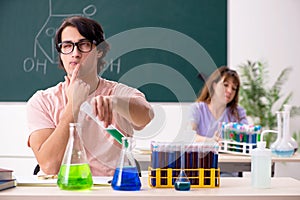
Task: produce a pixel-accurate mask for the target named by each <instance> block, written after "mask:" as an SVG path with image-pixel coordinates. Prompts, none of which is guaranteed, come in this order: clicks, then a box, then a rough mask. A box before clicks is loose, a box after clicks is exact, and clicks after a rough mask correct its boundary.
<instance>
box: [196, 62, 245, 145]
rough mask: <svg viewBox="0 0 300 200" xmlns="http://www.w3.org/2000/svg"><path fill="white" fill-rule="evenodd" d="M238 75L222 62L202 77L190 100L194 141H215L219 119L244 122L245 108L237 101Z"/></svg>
mask: <svg viewBox="0 0 300 200" xmlns="http://www.w3.org/2000/svg"><path fill="white" fill-rule="evenodd" d="M239 88H240V79H239V76H238V74H237V72H236V71H234V70H231V69H229V68H228V67H226V66H222V67H220V68H218V69H217V70H215V71H214V72H213V73H212V74H211V76H210V77H209V78H208V80H207V81H206V83H205V85H204V87H203V89H202V91H201V93H200V96H199V97H198V98H197V100H196V102H195V103H194V104H192V129H193V130H195V131H196V132H197V134H196V138H195V141H196V142H203V141H217V142H218V141H219V140H220V139H221V136H220V135H219V132H218V127H219V124H220V122H238V123H243V124H248V121H247V118H246V112H245V110H244V109H243V108H242V107H240V106H239V105H238V95H239Z"/></svg>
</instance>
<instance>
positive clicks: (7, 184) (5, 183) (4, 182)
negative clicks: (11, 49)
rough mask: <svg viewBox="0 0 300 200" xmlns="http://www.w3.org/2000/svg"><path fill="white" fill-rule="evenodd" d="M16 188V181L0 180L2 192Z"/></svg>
mask: <svg viewBox="0 0 300 200" xmlns="http://www.w3.org/2000/svg"><path fill="white" fill-rule="evenodd" d="M13 187H16V180H15V179H11V180H0V191H1V190H6V189H9V188H13Z"/></svg>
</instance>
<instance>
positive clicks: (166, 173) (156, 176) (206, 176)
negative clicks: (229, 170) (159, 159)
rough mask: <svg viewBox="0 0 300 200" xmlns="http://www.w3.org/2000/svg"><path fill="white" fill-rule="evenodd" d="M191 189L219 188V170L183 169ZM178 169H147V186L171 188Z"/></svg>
mask: <svg viewBox="0 0 300 200" xmlns="http://www.w3.org/2000/svg"><path fill="white" fill-rule="evenodd" d="M184 170H185V173H186V174H187V176H188V178H189V180H190V182H191V188H216V187H219V186H220V168H217V169H215V168H211V169H204V168H198V169H184ZM179 172H180V169H173V168H167V169H162V168H155V169H154V168H151V167H149V168H148V184H149V186H150V187H152V188H172V187H174V182H175V181H176V179H177V177H178V174H179Z"/></svg>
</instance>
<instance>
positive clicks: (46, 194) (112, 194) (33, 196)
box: [0, 177, 300, 200]
mask: <svg viewBox="0 0 300 200" xmlns="http://www.w3.org/2000/svg"><path fill="white" fill-rule="evenodd" d="M141 180H142V189H141V191H134V192H129V191H115V190H113V189H112V188H111V187H110V186H106V187H104V186H94V187H93V188H92V190H88V191H63V190H60V189H59V188H58V187H57V186H56V185H53V186H52V187H49V186H48V187H42V186H34V187H33V186H30V187H29V186H17V187H16V188H12V189H8V190H3V191H0V199H1V200H41V199H47V200H51V199H53V200H60V199H61V200H77V199H78V200H85V199H87V200H93V199H95V200H101V199H105V200H114V199H115V200H120V199H121V200H122V199H130V200H137V199H143V200H147V199H151V200H158V199H164V200H179V199H182V200H190V199H191V200H194V199H195V200H196V199H197V200H199V199H201V200H206V199H209V200H221V199H222V200H240V199H243V200H250V199H260V200H269V199H270V200H282V199H284V200H299V199H300V181H298V180H296V179H293V178H272V180H271V188H270V189H255V188H252V187H251V180H250V179H249V178H227V177H226V178H221V184H220V187H219V188H192V189H191V190H190V191H185V192H181V191H176V190H175V189H173V188H168V189H165V188H164V189H163V188H149V186H148V184H147V177H143V178H141Z"/></svg>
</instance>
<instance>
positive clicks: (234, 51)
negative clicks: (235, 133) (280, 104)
mask: <svg viewBox="0 0 300 200" xmlns="http://www.w3.org/2000/svg"><path fill="white" fill-rule="evenodd" d="M228 7H229V10H228V31H229V32H228V64H229V66H231V67H233V68H236V67H237V66H238V65H239V64H241V63H244V62H245V61H246V60H251V61H258V60H259V61H266V62H267V63H268V67H269V84H270V85H271V84H272V83H274V81H275V78H277V77H278V75H279V73H280V71H281V70H282V68H284V67H288V66H289V67H293V73H292V74H291V75H290V77H289V80H288V81H287V83H286V84H285V85H284V89H283V95H284V96H286V95H287V94H288V93H289V92H293V99H292V101H291V104H292V105H296V106H299V105H300V92H299V88H298V87H299V85H300V79H299V77H298V76H299V74H300V59H299V57H300V1H299V0H228ZM273 109H274V110H275V111H276V110H278V108H276V107H275V108H273ZM299 120H300V117H295V118H292V119H291V131H292V132H294V131H296V132H299V131H300V123H299ZM298 152H299V151H298ZM299 167H300V164H299V163H279V164H277V165H276V166H275V176H291V177H294V178H297V179H300V173H299V172H298V170H299Z"/></svg>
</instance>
